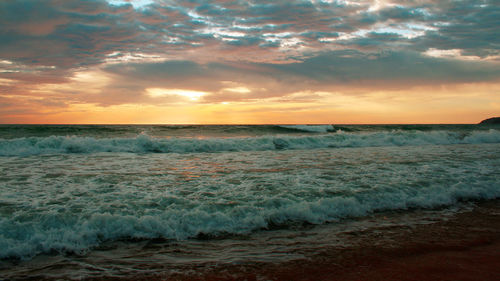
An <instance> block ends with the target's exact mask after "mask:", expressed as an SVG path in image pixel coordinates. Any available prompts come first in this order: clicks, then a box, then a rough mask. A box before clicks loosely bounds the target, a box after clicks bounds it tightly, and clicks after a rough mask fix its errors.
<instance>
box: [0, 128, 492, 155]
mask: <svg viewBox="0 0 500 281" xmlns="http://www.w3.org/2000/svg"><path fill="white" fill-rule="evenodd" d="M480 143H500V131H499V130H495V129H491V130H488V131H472V132H469V133H467V134H463V133H458V132H449V131H427V132H422V131H392V132H376V133H343V132H340V133H336V134H328V135H309V136H289V135H288V136H287V135H281V136H280V135H277V136H261V137H245V138H206V139H198V138H155V137H150V136H148V135H145V134H140V135H138V136H137V137H135V138H92V137H80V136H70V137H63V136H50V137H29V138H17V139H7V140H5V139H4V140H0V156H29V155H39V154H65V153H98V152H130V153H193V152H227V151H264V150H275V149H315V148H335V147H377V146H408V145H432V144H433V145H446V144H480Z"/></svg>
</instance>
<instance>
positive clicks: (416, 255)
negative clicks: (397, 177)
mask: <svg viewBox="0 0 500 281" xmlns="http://www.w3.org/2000/svg"><path fill="white" fill-rule="evenodd" d="M470 204H472V205H471V208H470V209H469V208H467V209H464V210H463V211H460V212H457V213H454V214H452V215H449V216H448V215H444V216H442V217H441V220H439V221H433V222H431V223H427V224H425V223H424V224H409V225H405V226H404V225H394V224H392V225H391V224H387V225H385V226H384V225H383V224H381V225H380V227H375V228H373V227H370V228H366V229H363V228H357V229H356V228H354V230H353V229H351V230H346V231H344V232H339V233H338V235H339V236H338V237H339V239H346V240H348V241H349V242H350V243H349V244H348V245H326V246H324V247H320V248H317V249H316V250H314V251H307V253H305V252H304V256H303V257H302V258H296V259H292V260H286V261H269V262H268V261H248V262H245V261H240V262H235V263H214V262H205V263H190V264H185V265H182V266H174V267H171V266H169V265H168V264H164V265H163V266H162V265H161V264H158V265H156V266H159V267H156V270H154V271H152V270H151V269H152V268H151V267H150V264H149V263H150V262H153V260H152V259H151V258H149V259H148V258H147V257H146V256H144V259H143V260H142V261H143V262H144V263H143V265H140V266H138V267H135V269H136V270H137V271H135V273H133V274H130V275H123V274H121V275H119V276H117V275H113V274H111V275H108V274H105V273H104V272H102V273H103V274H104V275H100V274H98V275H93V274H90V275H86V274H85V275H83V276H79V275H78V274H77V272H78V271H80V270H81V269H79V268H78V267H75V266H76V264H73V265H72V266H70V267H69V268H68V267H66V266H68V265H69V264H68V263H63V265H62V267H61V264H59V265H58V264H52V265H50V264H46V265H45V266H43V265H42V264H38V265H37V266H35V267H33V268H32V270H33V271H31V274H29V273H28V272H30V270H29V268H26V269H27V271H24V274H21V275H17V274H14V275H12V276H10V279H9V278H7V279H5V280H148V281H155V280H179V281H187V280H200V281H201V280H208V281H212V280H213V281H215V280H367V281H368V280H370V281H371V280H375V281H377V280H415V281H417V280H419V281H420V280H464V281H465V280H495V279H497V278H498V276H500V199H492V200H486V201H477V202H475V203H470ZM421 211H424V212H426V210H414V211H410V212H411V213H413V215H417V216H419V212H421ZM386 215H391V214H386V213H381V214H378V215H376V216H377V217H374V218H372V219H374V220H376V221H380V220H379V219H380V218H385V216H386ZM393 215H395V216H398V214H397V213H393ZM399 215H401V216H402V217H403V218H404V217H405V216H406V215H408V213H406V212H405V213H400V214H399ZM410 215H412V214H410ZM318 227H324V229H326V230H327V231H328V229H331V228H328V227H329V226H318ZM320 233H323V234H325V235H327V233H328V232H324V231H321V232H320ZM181 249H182V248H181ZM142 254H146V253H145V252H143V253H142ZM109 258H111V257H109ZM148 260H149V262H148ZM102 262H105V260H101V264H102V265H104V264H103V263H102ZM34 263H35V264H36V262H35V261H34ZM64 264H66V265H64ZM99 264H100V263H99V262H98V263H96V264H94V265H93V266H98V267H100V266H99ZM46 266H48V267H46ZM89 266H91V265H90V264H89ZM44 268H46V269H50V270H55V272H54V271H52V273H56V275H52V274H51V273H49V272H45V273H46V274H44V273H43V271H44ZM141 268H142V269H141ZM73 270H76V272H73V273H70V272H71V271H73ZM63 272H66V273H68V274H69V275H66V274H64V273H63ZM141 272H142V273H141ZM19 273H21V272H19ZM60 273H62V274H63V275H60ZM75 273H76V274H75ZM82 273H83V272H82ZM95 273H98V272H95ZM0 275H1V274H0ZM92 275H93V276H92ZM99 275H100V276H99Z"/></svg>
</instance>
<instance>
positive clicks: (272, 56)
mask: <svg viewBox="0 0 500 281" xmlns="http://www.w3.org/2000/svg"><path fill="white" fill-rule="evenodd" d="M350 3H351V2H349V1H332V2H331V3H328V2H326V1H325V2H324V1H222V0H220V1H173V0H172V1H161V0H158V1H155V2H154V3H152V4H151V5H148V6H144V7H142V8H134V6H133V5H131V4H125V5H110V4H109V3H108V2H106V1H104V0H89V1H76V0H66V1H63V0H40V1H28V0H16V1H2V2H0V42H1V43H0V61H2V60H4V61H8V62H9V63H3V64H2V63H0V78H2V79H8V80H9V81H17V82H22V83H25V84H28V85H31V84H37V83H39V84H56V83H60V84H62V83H70V82H71V81H73V80H71V78H72V77H74V76H75V73H77V72H82V71H89V70H95V69H101V71H103V73H104V74H106V75H109V80H110V81H109V83H108V84H106V86H103V88H102V89H101V90H100V91H97V92H98V93H94V94H92V95H86V96H85V95H84V94H83V92H84V91H76V92H78V93H80V95H81V97H80V96H76V95H73V96H71V97H69V98H68V99H71V100H73V101H77V102H85V101H92V102H95V103H100V104H103V105H109V104H119V103H128V102H152V101H151V99H150V97H147V96H146V95H145V89H147V88H152V87H159V88H185V89H192V90H199V91H207V92H210V93H212V95H211V96H207V97H205V101H218V100H223V99H233V100H245V99H248V100H251V99H258V98H268V97H279V96H283V95H287V94H289V93H292V92H296V91H301V90H332V89H336V88H339V87H346V85H351V86H353V87H354V86H356V87H370V86H373V85H377V87H387V85H392V86H391V87H396V86H398V85H401V87H403V85H406V86H408V85H417V84H422V85H426V84H439V83H458V82H476V81H493V80H495V79H498V78H499V76H500V72H499V67H498V62H488V61H481V60H478V59H477V58H476V57H478V58H482V59H489V58H490V57H495V56H499V55H500V52H499V47H500V36H498V28H499V27H500V5H498V3H497V1H494V0H481V1H472V0H464V1H451V0H450V1H437V0H436V1H433V0H420V1H413V0H395V1H392V2H391V3H389V4H390V5H385V6H384V5H381V6H377V7H375V6H374V2H373V1H356V4H352V3H351V4H350ZM430 49H436V50H458V52H461V54H460V55H461V56H462V57H455V58H453V57H448V58H436V57H430V56H427V55H426V52H427V51H428V50H430ZM467 56H469V58H476V60H475V61H474V60H464V57H467ZM224 81H226V82H227V81H231V82H232V83H235V85H245V87H247V88H248V89H250V90H249V91H250V92H249V93H234V92H230V91H225V90H224V89H225V88H228V87H229V86H228V85H227V84H224ZM13 85H14V86H13ZM15 85H17V84H12V85H9V91H10V92H19V91H20V88H17V90H16V87H17V86H15ZM394 85H396V86H394ZM235 87H236V86H235ZM23 90H24V89H23ZM58 91H59V92H60V93H65V94H67V95H69V94H71V92H70V91H69V90H66V89H65V90H58Z"/></svg>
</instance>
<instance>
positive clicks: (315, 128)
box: [276, 125, 336, 133]
mask: <svg viewBox="0 0 500 281" xmlns="http://www.w3.org/2000/svg"><path fill="white" fill-rule="evenodd" d="M276 127H278V128H284V129H288V130H293V131H300V132H309V133H328V132H335V131H336V130H335V128H334V127H333V125H276Z"/></svg>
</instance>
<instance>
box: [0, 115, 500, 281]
mask: <svg viewBox="0 0 500 281" xmlns="http://www.w3.org/2000/svg"><path fill="white" fill-rule="evenodd" d="M499 196H500V127H499V126H498V125H336V124H333V125H329V124H327V125H0V279H2V278H3V279H8V280H10V279H12V280H16V279H27V278H34V279H54V280H55V279H75V280H80V279H85V278H107V277H113V278H119V277H125V276H129V277H130V276H134V275H138V276H139V275H141V276H147V275H148V274H152V275H154V274H160V273H161V274H164V276H168V274H170V273H183V272H186V271H190V272H196V270H197V268H206V267H210V266H221V265H222V266H223V265H225V264H229V265H234V264H239V265H241V264H252V263H253V264H256V263H279V262H283V261H290V260H300V259H307V258H308V257H310V256H312V255H314V254H315V253H317V252H318V251H320V250H321V249H324V248H325V247H347V246H348V245H350V244H352V243H354V239H355V238H353V237H352V236H353V235H346V233H353V232H356V231H358V232H359V231H363V232H372V233H374V232H377V231H380V228H381V227H389V228H390V229H391V231H397V229H398V227H399V228H401V229H406V228H407V227H413V226H415V225H423V224H424V225H425V224H430V223H433V222H436V221H440V220H446V218H447V217H450V216H453V215H454V214H456V213H459V212H463V211H464V210H468V209H470V208H473V207H474V204H476V202H478V201H484V200H491V199H495V198H498V197H499ZM373 243H377V241H376V239H375V240H374V241H373Z"/></svg>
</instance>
